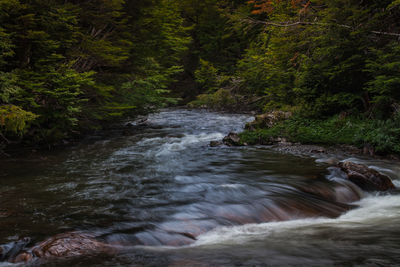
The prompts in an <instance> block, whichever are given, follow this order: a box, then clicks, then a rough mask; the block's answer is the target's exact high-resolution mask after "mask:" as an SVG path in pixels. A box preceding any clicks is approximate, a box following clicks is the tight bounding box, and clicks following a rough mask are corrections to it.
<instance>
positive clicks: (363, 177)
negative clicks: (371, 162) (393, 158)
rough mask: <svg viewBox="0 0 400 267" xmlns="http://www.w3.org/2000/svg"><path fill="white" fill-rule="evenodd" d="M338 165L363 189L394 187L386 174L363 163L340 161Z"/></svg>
mask: <svg viewBox="0 0 400 267" xmlns="http://www.w3.org/2000/svg"><path fill="white" fill-rule="evenodd" d="M339 167H340V168H341V169H342V171H344V172H345V173H346V174H347V178H348V179H349V180H350V181H352V182H353V183H355V184H356V185H358V186H359V187H360V188H361V189H363V190H365V191H387V190H391V189H395V188H396V187H395V186H394V185H393V183H392V180H391V179H390V178H389V177H388V176H386V175H384V174H382V173H380V172H378V171H376V170H374V169H371V168H368V167H367V166H365V165H362V164H357V163H354V162H351V161H345V162H340V163H339Z"/></svg>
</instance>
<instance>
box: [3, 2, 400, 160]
mask: <svg viewBox="0 0 400 267" xmlns="http://www.w3.org/2000/svg"><path fill="white" fill-rule="evenodd" d="M177 105H187V106H189V107H192V108H208V109H213V110H225V111H249V110H252V111H257V112H259V113H262V112H268V111H273V110H281V111H285V112H291V113H292V114H293V116H292V117H291V118H290V119H289V120H287V121H285V122H282V123H280V124H279V125H277V126H276V127H273V128H268V129H265V128H263V127H256V129H253V130H251V131H247V132H244V133H243V134H242V135H243V138H244V140H246V142H247V143H252V142H255V141H254V140H256V139H259V138H260V137H265V138H267V137H271V136H275V137H277V136H284V137H286V138H288V139H290V140H292V141H298V142H302V143H321V144H336V143H343V144H352V145H356V146H360V147H362V146H365V145H368V146H372V147H374V150H375V151H376V152H378V153H394V154H400V1H399V0H325V1H323V0H250V1H238V0H232V1H228V0H179V1H172V0H81V1H76V0H63V1H60V0H0V150H1V149H5V148H6V147H7V146H8V145H10V144H23V145H30V146H31V145H35V146H40V147H48V148H51V147H53V146H54V145H57V144H62V143H64V142H67V140H69V139H73V138H78V137H80V136H83V135H85V134H86V133H90V132H91V131H94V130H99V129H102V128H103V127H105V126H106V125H109V124H111V123H113V122H116V121H122V120H124V119H126V118H134V117H135V116H138V115H142V114H148V113H150V112H153V111H155V110H157V109H159V108H162V107H168V106H177Z"/></svg>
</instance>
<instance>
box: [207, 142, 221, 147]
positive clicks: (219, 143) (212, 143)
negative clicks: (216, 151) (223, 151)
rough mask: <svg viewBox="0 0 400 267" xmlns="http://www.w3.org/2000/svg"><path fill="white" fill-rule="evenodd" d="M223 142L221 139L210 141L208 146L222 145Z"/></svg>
mask: <svg viewBox="0 0 400 267" xmlns="http://www.w3.org/2000/svg"><path fill="white" fill-rule="evenodd" d="M223 144H224V143H223V142H221V141H211V142H210V147H217V146H222V145H223Z"/></svg>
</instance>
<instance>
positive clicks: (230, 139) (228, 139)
mask: <svg viewBox="0 0 400 267" xmlns="http://www.w3.org/2000/svg"><path fill="white" fill-rule="evenodd" d="M222 141H223V143H224V144H225V145H227V146H240V137H239V135H238V134H237V133H233V132H231V133H229V134H228V135H227V136H225V137H224V139H223V140H222Z"/></svg>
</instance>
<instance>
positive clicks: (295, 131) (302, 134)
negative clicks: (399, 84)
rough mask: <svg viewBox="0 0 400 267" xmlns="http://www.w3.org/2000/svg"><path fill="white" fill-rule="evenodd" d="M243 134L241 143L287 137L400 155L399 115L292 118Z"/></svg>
mask: <svg viewBox="0 0 400 267" xmlns="http://www.w3.org/2000/svg"><path fill="white" fill-rule="evenodd" d="M239 135H240V140H241V142H242V143H247V144H259V143H260V140H270V139H271V138H277V137H284V138H286V139H287V140H288V141H290V142H299V143H302V144H323V145H335V144H348V145H355V146H358V147H363V146H365V145H369V146H372V147H374V149H375V152H376V153H380V154H386V153H395V154H400V114H397V115H396V116H395V117H394V118H392V119H387V120H370V119H360V118H355V117H347V118H340V117H339V116H334V117H331V118H329V119H327V120H317V119H308V118H302V117H298V116H296V117H292V118H290V119H288V120H286V121H282V122H280V123H278V124H276V125H275V126H273V127H272V128H268V129H255V130H254V131H249V130H246V131H244V132H242V133H240V134H239ZM264 143H265V142H264Z"/></svg>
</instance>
